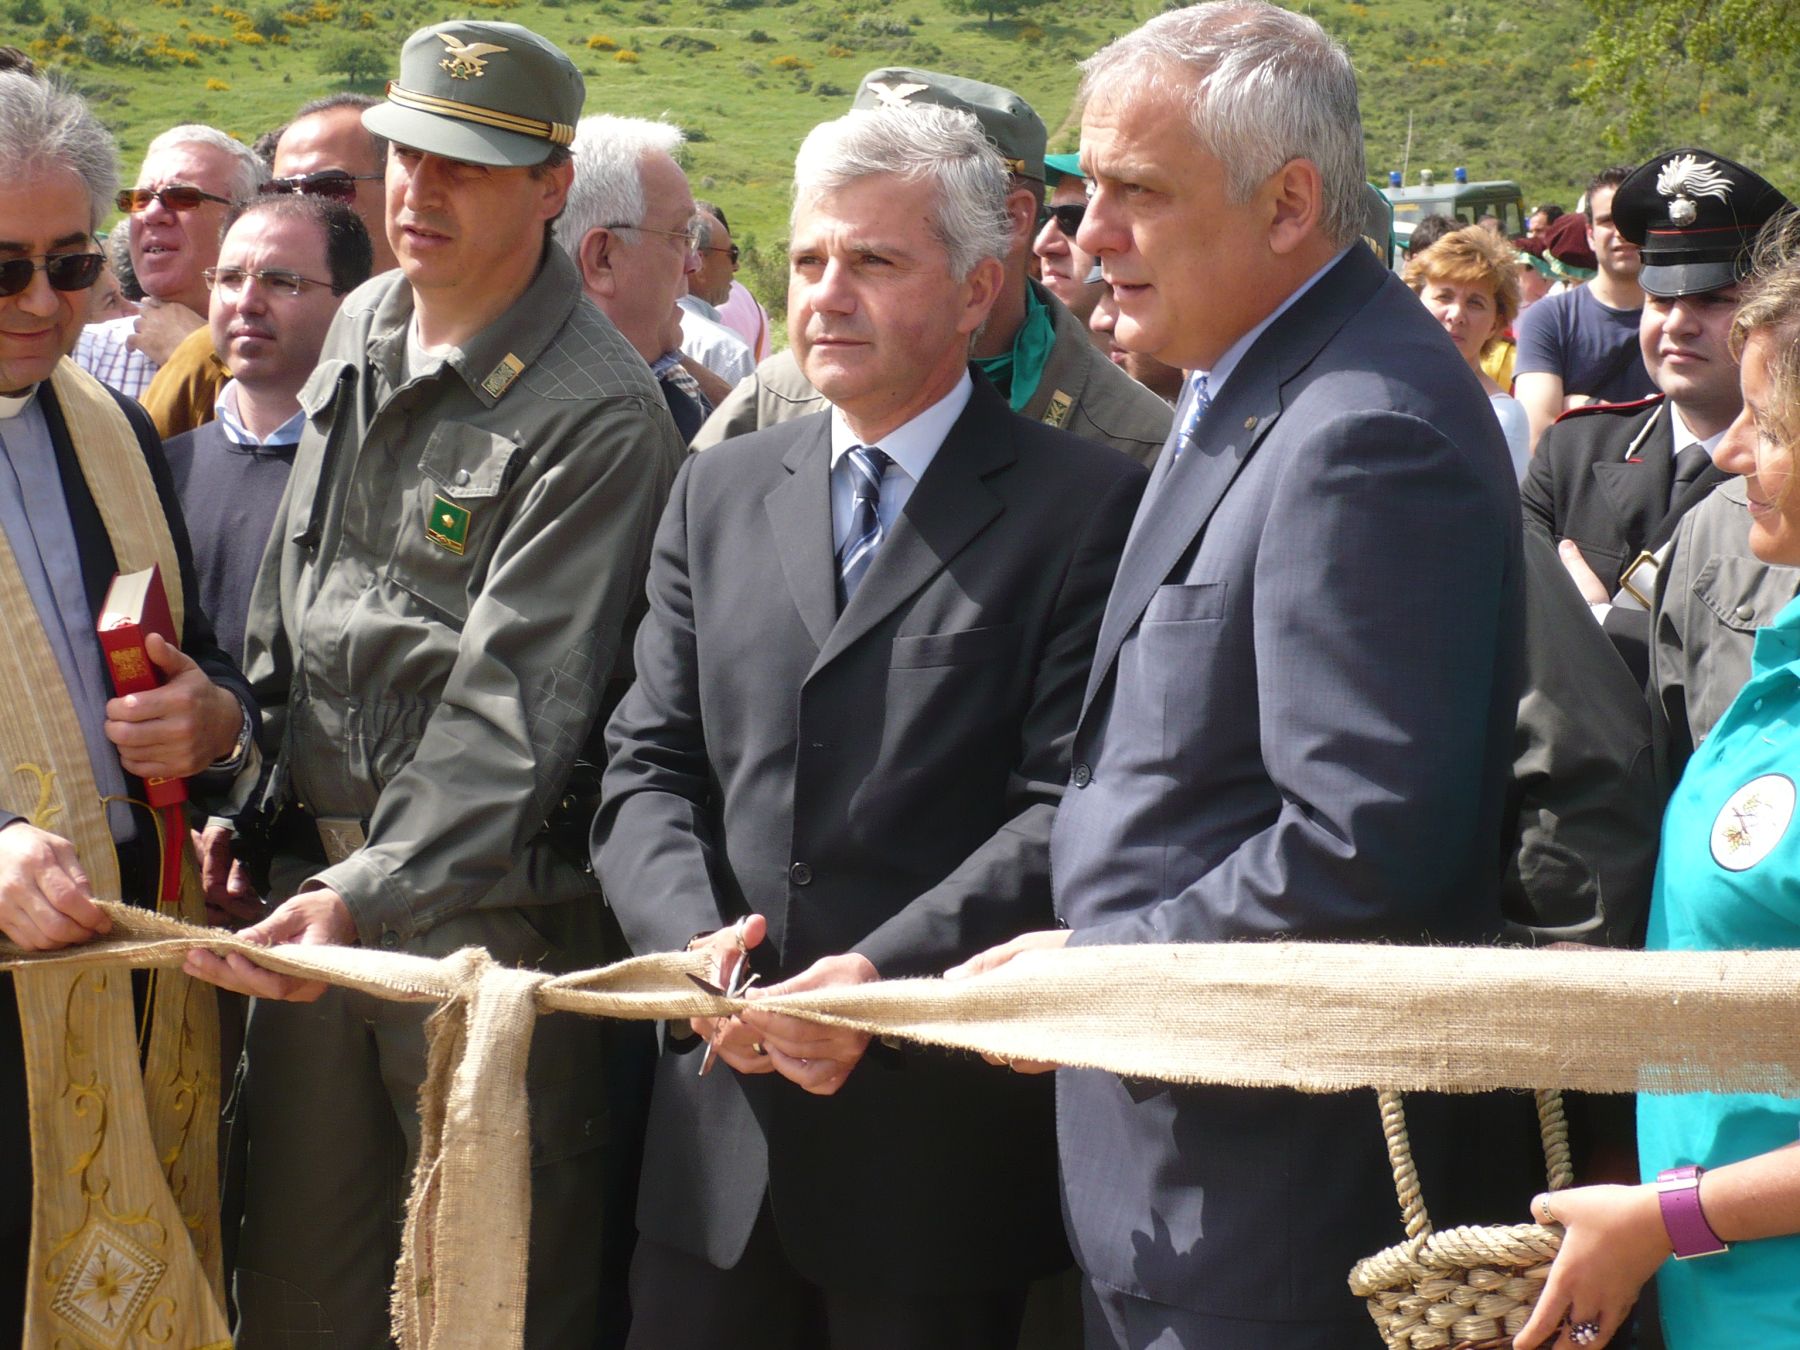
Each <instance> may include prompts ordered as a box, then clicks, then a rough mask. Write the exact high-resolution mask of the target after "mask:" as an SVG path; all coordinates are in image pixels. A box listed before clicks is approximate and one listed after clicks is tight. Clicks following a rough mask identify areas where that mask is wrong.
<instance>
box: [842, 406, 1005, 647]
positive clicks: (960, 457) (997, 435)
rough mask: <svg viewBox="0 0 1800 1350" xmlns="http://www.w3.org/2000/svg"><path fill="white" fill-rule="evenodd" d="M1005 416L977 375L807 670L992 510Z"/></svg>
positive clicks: (870, 622) (954, 550)
mask: <svg viewBox="0 0 1800 1350" xmlns="http://www.w3.org/2000/svg"><path fill="white" fill-rule="evenodd" d="M1011 415H1012V414H1011V412H1010V410H1009V409H1008V408H1007V406H1006V403H1005V401H1004V400H1002V399H1001V397H1000V395H999V394H998V393H996V392H995V390H994V387H993V386H992V385H990V384H989V383H988V382H987V381H986V380H985V379H983V378H979V377H977V379H976V380H975V391H974V393H972V394H971V395H970V396H969V406H968V407H967V408H965V409H964V410H963V414H962V416H961V417H959V418H957V420H956V425H955V426H953V427H951V428H950V434H949V435H948V436H946V437H945V438H944V444H943V446H942V447H941V448H940V449H939V450H938V452H937V455H936V456H935V457H934V458H933V459H932V461H931V467H930V468H928V469H926V470H925V476H924V478H922V479H921V480H920V481H919V484H918V486H917V487H915V488H914V489H913V493H912V496H911V497H909V498H907V502H906V507H905V509H904V510H903V511H901V513H900V515H899V517H898V518H897V519H896V520H895V521H894V528H893V529H892V530H891V531H890V532H889V534H888V536H887V538H886V539H885V540H883V541H882V544H881V548H880V549H879V550H878V551H877V552H876V554H875V560H874V561H873V562H872V563H870V564H869V570H868V571H867V572H866V573H864V574H863V579H862V584H861V585H860V586H858V587H857V588H856V594H855V595H853V596H852V597H850V603H849V604H848V605H846V606H845V607H844V612H843V613H842V614H841V615H839V616H838V620H837V624H836V626H835V627H833V628H832V630H831V634H830V637H829V638H827V640H826V641H825V643H824V648H823V650H822V651H820V653H819V659H818V660H817V661H815V662H814V663H813V670H814V671H817V670H818V669H819V668H820V667H821V666H823V665H825V664H826V663H827V662H829V661H832V660H834V659H835V658H836V657H837V656H838V654H839V653H840V652H842V651H844V650H845V649H846V648H847V647H849V646H850V645H851V644H852V643H854V642H856V641H857V640H858V639H859V638H861V637H863V636H864V635H865V634H867V633H868V632H869V631H870V630H871V629H873V628H874V627H875V626H876V625H877V624H879V623H881V621H882V620H884V619H886V618H887V617H888V615H890V614H892V613H893V612H894V611H895V610H896V609H898V608H899V607H900V606H901V605H903V604H905V603H906V601H907V600H908V599H910V598H911V597H912V596H913V595H914V594H916V593H917V592H918V591H919V589H920V588H921V587H923V586H924V585H925V584H926V583H927V582H929V581H930V580H931V579H932V578H933V577H935V576H936V575H937V574H938V573H939V572H941V571H943V569H944V568H945V567H946V566H947V565H948V564H949V562H950V560H951V559H952V558H954V557H955V556H956V555H957V554H958V553H961V552H962V550H963V549H964V548H965V547H967V545H968V543H969V541H970V540H971V539H973V538H974V537H975V536H976V535H977V534H979V533H980V532H981V531H982V530H983V529H984V528H986V526H987V524H988V522H990V521H991V520H993V519H994V517H995V516H997V515H999V514H1000V512H1001V510H1002V504H1001V501H1000V498H999V497H997V496H996V495H995V494H994V491H993V489H992V488H990V487H988V485H987V484H986V483H985V482H983V481H982V480H983V479H984V478H985V477H986V476H987V475H988V474H990V473H992V472H994V471H995V470H996V469H999V468H1002V467H1004V466H1005V465H1008V464H1011V463H1012V462H1013V461H1014V460H1015V459H1016V458H1017V451H1016V450H1015V448H1014V446H1013V438H1012V429H1011V428H1010V427H1009V426H1008V425H1007V422H1008V420H1009V419H1010V418H1011ZM833 584H834V585H835V578H834V580H833Z"/></svg>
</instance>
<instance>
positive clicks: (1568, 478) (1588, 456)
mask: <svg viewBox="0 0 1800 1350" xmlns="http://www.w3.org/2000/svg"><path fill="white" fill-rule="evenodd" d="M1787 205H1788V201H1787V198H1786V197H1784V196H1782V194H1781V193H1780V192H1779V191H1777V190H1776V189H1775V188H1774V187H1772V186H1771V185H1770V184H1769V183H1768V182H1766V181H1765V180H1764V179H1763V178H1761V177H1760V176H1759V175H1757V174H1755V173H1753V172H1752V171H1751V170H1749V169H1746V168H1744V167H1743V166H1742V165H1739V164H1734V163H1732V162H1731V161H1730V160H1728V159H1724V158H1722V157H1721V156H1718V155H1715V154H1713V153H1712V152H1711V151H1707V150H1693V149H1689V150H1676V151H1673V152H1672V153H1670V154H1667V155H1663V156H1661V157H1659V158H1657V159H1654V160H1651V161H1650V162H1649V163H1647V164H1644V165H1643V166H1641V167H1640V168H1638V169H1637V170H1635V171H1634V172H1633V173H1632V174H1631V175H1630V176H1629V177H1627V178H1626V179H1625V181H1624V182H1622V183H1620V184H1619V189H1618V192H1617V193H1616V194H1615V195H1614V197H1613V199H1612V215H1613V219H1614V221H1615V222H1616V223H1617V226H1618V229H1619V232H1620V234H1621V235H1623V236H1624V238H1625V239H1626V240H1628V241H1629V242H1631V243H1633V244H1635V245H1637V246H1638V248H1639V250H1640V251H1641V253H1642V257H1643V268H1642V271H1641V272H1640V274H1639V281H1640V284H1641V285H1642V286H1643V288H1644V292H1645V301H1644V312H1643V317H1642V319H1641V320H1640V322H1639V326H1638V342H1639V347H1640V349H1641V350H1642V352H1643V358H1644V364H1645V366H1646V367H1647V368H1648V369H1649V371H1650V373H1651V376H1652V377H1653V378H1654V380H1655V382H1656V386H1657V388H1658V389H1659V390H1660V391H1661V392H1659V393H1657V394H1655V395H1652V396H1651V397H1650V398H1648V399H1644V400H1642V401H1640V402H1636V403H1627V404H1619V405H1610V404H1604V405H1590V406H1589V407H1586V408H1577V409H1575V410H1573V411H1571V412H1568V413H1565V414H1564V415H1563V416H1562V417H1561V418H1560V419H1558V420H1557V422H1556V423H1555V425H1554V426H1552V427H1551V428H1550V429H1549V430H1547V431H1546V432H1545V433H1544V436H1543V439H1542V440H1540V441H1539V442H1538V447H1537V453H1536V456H1535V457H1534V459H1533V460H1532V464H1531V468H1530V470H1529V471H1528V472H1527V473H1526V475H1525V481H1524V483H1523V484H1522V485H1521V488H1520V497H1521V499H1522V502H1523V505H1524V509H1525V523H1526V526H1527V528H1535V529H1537V530H1539V531H1541V532H1542V533H1543V534H1544V535H1545V536H1546V537H1547V538H1548V539H1549V540H1550V542H1551V543H1552V544H1555V545H1558V546H1559V548H1560V550H1561V553H1562V557H1563V561H1564V564H1565V565H1566V566H1568V567H1569V569H1570V572H1571V575H1573V576H1574V577H1575V579H1576V582H1577V584H1578V585H1580V586H1581V588H1582V591H1583V594H1584V595H1585V596H1586V598H1587V599H1588V601H1589V603H1590V605H1592V606H1593V608H1594V612H1595V617H1596V618H1598V619H1599V620H1600V621H1601V622H1602V623H1604V624H1605V626H1606V629H1607V634H1608V636H1610V637H1611V638H1612V639H1613V644H1614V646H1615V647H1617V648H1618V650H1619V652H1620V654H1621V655H1622V656H1624V658H1625V659H1626V661H1627V663H1628V664H1629V665H1630V666H1631V668H1632V671H1633V673H1634V674H1635V675H1636V676H1637V677H1638V681H1639V683H1640V684H1642V683H1643V681H1644V678H1645V676H1646V675H1647V673H1648V654H1647V644H1648V639H1649V622H1648V617H1647V607H1648V605H1649V602H1650V599H1651V597H1652V595H1653V594H1654V592H1655V586H1656V578H1655V558H1654V556H1653V555H1655V554H1656V552H1657V551H1658V550H1660V549H1661V548H1662V547H1663V546H1664V545H1665V544H1666V543H1667V542H1668V540H1669V538H1670V537H1671V536H1672V535H1673V534H1674V532H1675V527H1676V525H1677V524H1678V523H1679V522H1680V520H1681V517H1682V515H1683V514H1685V513H1686V512H1687V511H1688V510H1689V509H1691V508H1692V507H1693V506H1695V505H1696V504H1698V503H1699V502H1700V500H1701V499H1702V498H1704V497H1705V496H1706V494H1707V493H1708V492H1710V491H1711V490H1712V489H1713V487H1714V486H1715V485H1716V484H1717V483H1718V482H1719V481H1720V480H1721V479H1722V478H1723V477H1724V474H1723V472H1722V471H1721V470H1719V469H1717V468H1715V467H1714V466H1713V463H1712V459H1711V451H1712V448H1713V446H1715V445H1717V444H1718V443H1719V440H1720V439H1721V438H1722V437H1723V436H1724V434H1725V429H1726V428H1727V427H1729V426H1730V425H1731V423H1732V420H1733V419H1734V418H1735V417H1736V416H1737V415H1738V410H1739V408H1740V407H1741V406H1742V399H1741V397H1740V395H1739V393H1738V372H1737V362H1736V361H1735V360H1734V359H1733V358H1732V355H1731V352H1730V349H1729V344H1728V337H1729V334H1730V330H1731V318H1732V314H1733V312H1734V311H1735V310H1736V308H1737V299H1738V292H1737V282H1738V280H1739V279H1740V278H1741V277H1743V276H1744V275H1745V273H1746V272H1747V270H1748V267H1749V254H1750V246H1751V244H1752V242H1753V241H1754V240H1755V238H1756V234H1757V232H1758V231H1759V230H1760V229H1761V228H1762V226H1763V225H1764V224H1765V223H1766V222H1767V221H1768V220H1769V218H1770V217H1771V216H1773V215H1774V214H1775V213H1776V212H1777V211H1779V210H1781V209H1782V208H1783V207H1785V206H1787ZM1646 555H1650V556H1646Z"/></svg>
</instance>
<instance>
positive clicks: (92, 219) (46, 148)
mask: <svg viewBox="0 0 1800 1350" xmlns="http://www.w3.org/2000/svg"><path fill="white" fill-rule="evenodd" d="M48 169H67V170H68V171H69V172H71V173H73V174H74V175H75V176H76V177H77V178H79V179H81V182H82V185H83V186H84V187H86V188H87V194H88V229H89V230H90V231H91V230H94V229H97V228H98V227H99V225H100V222H101V220H102V219H104V218H105V216H106V213H107V212H108V211H110V210H112V205H113V194H115V193H116V192H117V191H118V190H119V148H118V146H117V145H115V144H114V143H113V138H112V133H111V132H109V131H108V130H107V129H106V128H105V126H103V125H102V124H101V122H100V119H99V118H98V117H95V116H94V112H93V109H91V108H89V107H88V105H87V102H86V100H84V99H83V98H82V97H81V95H79V94H77V93H74V92H73V91H71V90H68V89H63V88H61V87H60V86H58V85H55V84H53V83H51V82H50V81H48V80H44V79H38V78H35V77H33V76H30V75H24V74H20V73H18V72H17V71H6V72H4V73H0V182H5V183H8V184H12V185H14V190H16V188H17V185H19V184H21V183H23V182H24V181H25V180H26V179H27V178H34V177H36V176H38V175H39V174H41V173H43V172H44V171H45V170H48Z"/></svg>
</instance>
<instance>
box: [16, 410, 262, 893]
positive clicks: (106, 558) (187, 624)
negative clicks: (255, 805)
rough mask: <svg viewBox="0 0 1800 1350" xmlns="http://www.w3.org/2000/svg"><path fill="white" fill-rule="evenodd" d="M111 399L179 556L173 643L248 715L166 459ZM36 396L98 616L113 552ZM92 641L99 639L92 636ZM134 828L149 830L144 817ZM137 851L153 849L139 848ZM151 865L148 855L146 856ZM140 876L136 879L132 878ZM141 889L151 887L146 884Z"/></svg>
mask: <svg viewBox="0 0 1800 1350" xmlns="http://www.w3.org/2000/svg"><path fill="white" fill-rule="evenodd" d="M106 392H107V393H109V394H111V395H112V397H113V399H114V401H115V402H117V403H118V405H119V408H120V410H121V411H123V412H124V414H125V420H126V421H127V422H129V423H130V424H131V429H132V431H133V432H134V433H136V435H137V439H138V447H139V449H141V450H142V451H143V452H144V459H145V462H146V463H147V464H148V465H149V466H150V477H151V479H152V480H153V481H154V482H155V484H156V496H157V499H158V500H159V501H160V502H161V503H162V509H163V516H164V517H165V518H166V519H167V520H168V523H169V534H170V536H171V537H172V538H173V539H174V542H175V556H176V557H177V558H178V559H179V560H180V563H181V589H182V594H183V595H184V596H185V597H186V613H185V614H184V615H183V619H182V629H181V649H182V651H184V652H185V653H187V655H188V656H190V657H192V658H193V660H194V662H195V664H197V665H198V666H199V667H200V668H201V669H202V670H204V671H205V672H206V673H207V675H208V677H210V678H211V679H212V681H213V683H214V684H217V685H220V686H222V687H223V688H225V689H228V690H230V691H231V693H232V694H233V695H235V696H236V697H237V698H238V699H239V700H240V701H241V702H242V703H243V705H244V708H245V710H246V712H247V713H248V715H249V716H251V717H252V718H254V717H255V716H256V702H255V700H254V699H252V698H251V696H250V685H249V682H248V681H246V680H245V679H244V676H243V673H242V672H241V671H240V670H239V669H238V668H237V665H236V663H235V662H233V661H232V659H231V658H230V657H229V656H227V655H226V654H225V652H224V651H222V650H221V649H220V647H219V641H218V638H217V636H216V635H215V634H214V632H213V626H212V622H211V621H210V620H209V619H208V618H207V616H206V613H205V611H204V610H203V609H202V608H201V605H200V584H199V581H198V580H197V579H196V577H195V575H194V551H193V549H192V547H191V546H190V545H189V543H188V534H187V527H186V525H184V524H183V523H182V518H181V502H180V499H179V498H178V497H177V495H176V492H175V485H174V482H173V481H172V480H171V479H170V477H169V466H168V463H167V462H166V461H165V460H164V458H163V452H162V442H161V441H160V440H158V439H157V435H156V428H155V427H154V426H152V425H151V422H150V418H149V416H148V414H146V413H145V412H144V410H143V409H142V408H140V407H139V406H138V405H137V403H136V401H135V400H132V399H129V398H126V397H125V396H124V395H123V394H121V393H119V392H118V391H116V390H113V389H108V390H107V391H106ZM38 398H39V399H40V400H42V402H43V408H44V422H45V424H46V425H47V426H48V428H49V431H50V441H51V444H52V445H54V446H55V447H56V466H57V469H58V471H59V472H60V475H61V478H62V488H63V497H64V499H65V500H66V501H67V503H68V508H69V520H70V523H71V524H73V526H74V527H75V546H76V548H77V550H78V551H79V552H80V555H81V579H82V584H83V587H84V588H85V589H86V591H87V600H88V608H89V610H90V611H91V612H92V614H93V617H94V618H95V619H96V620H98V619H99V617H100V609H101V606H103V605H104V604H105V603H106V590H107V587H109V586H111V585H112V580H113V577H114V575H115V574H117V572H118V570H119V564H118V559H117V558H116V557H115V556H114V555H113V547H112V539H111V538H110V537H109V536H108V535H107V533H106V523H105V522H104V521H103V520H102V519H101V517H100V508H99V507H98V506H97V505H96V504H95V502H94V494H93V493H92V492H91V491H89V489H88V485H87V479H86V478H85V477H84V476H83V474H82V472H81V463H80V461H79V460H78V459H77V458H76V457H75V447H74V445H73V444H72V443H71V442H70V440H69V428H68V424H67V423H66V422H64V420H63V415H62V408H61V407H60V406H59V405H58V404H57V402H56V394H55V392H54V390H52V388H51V386H50V384H49V382H48V381H46V382H45V383H44V384H43V385H42V386H40V387H39V390H38ZM93 641H94V643H95V645H96V646H98V645H99V642H100V639H99V638H98V637H97V636H96V637H95V638H94V639H93ZM126 782H127V784H128V785H129V789H130V791H131V794H132V795H133V796H134V797H140V798H141V797H142V796H143V784H142V782H141V781H139V780H138V779H136V778H133V777H131V776H130V775H129V774H128V775H126ZM17 819H18V817H17V816H16V815H14V814H12V813H11V812H8V811H3V810H0V826H4V825H7V824H10V823H11V822H12V821H14V820H17ZM142 828H143V829H144V830H145V831H149V830H150V826H149V824H148V823H145V824H144V825H143V826H142ZM141 851H142V852H145V853H150V852H153V850H141ZM150 865H151V866H152V867H154V859H153V858H152V859H151V860H150ZM154 879H155V873H154V871H153V872H152V873H151V874H150V878H149V880H150V884H151V886H152V887H153V886H154ZM123 880H124V883H125V888H126V892H127V894H128V896H129V895H130V894H131V892H132V891H133V890H134V889H141V887H134V885H133V882H134V878H133V877H131V876H127V877H125V878H124V879H123ZM138 880H139V881H140V882H141V880H142V879H141V878H140V879H138ZM147 893H150V894H154V890H151V891H149V892H147Z"/></svg>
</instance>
